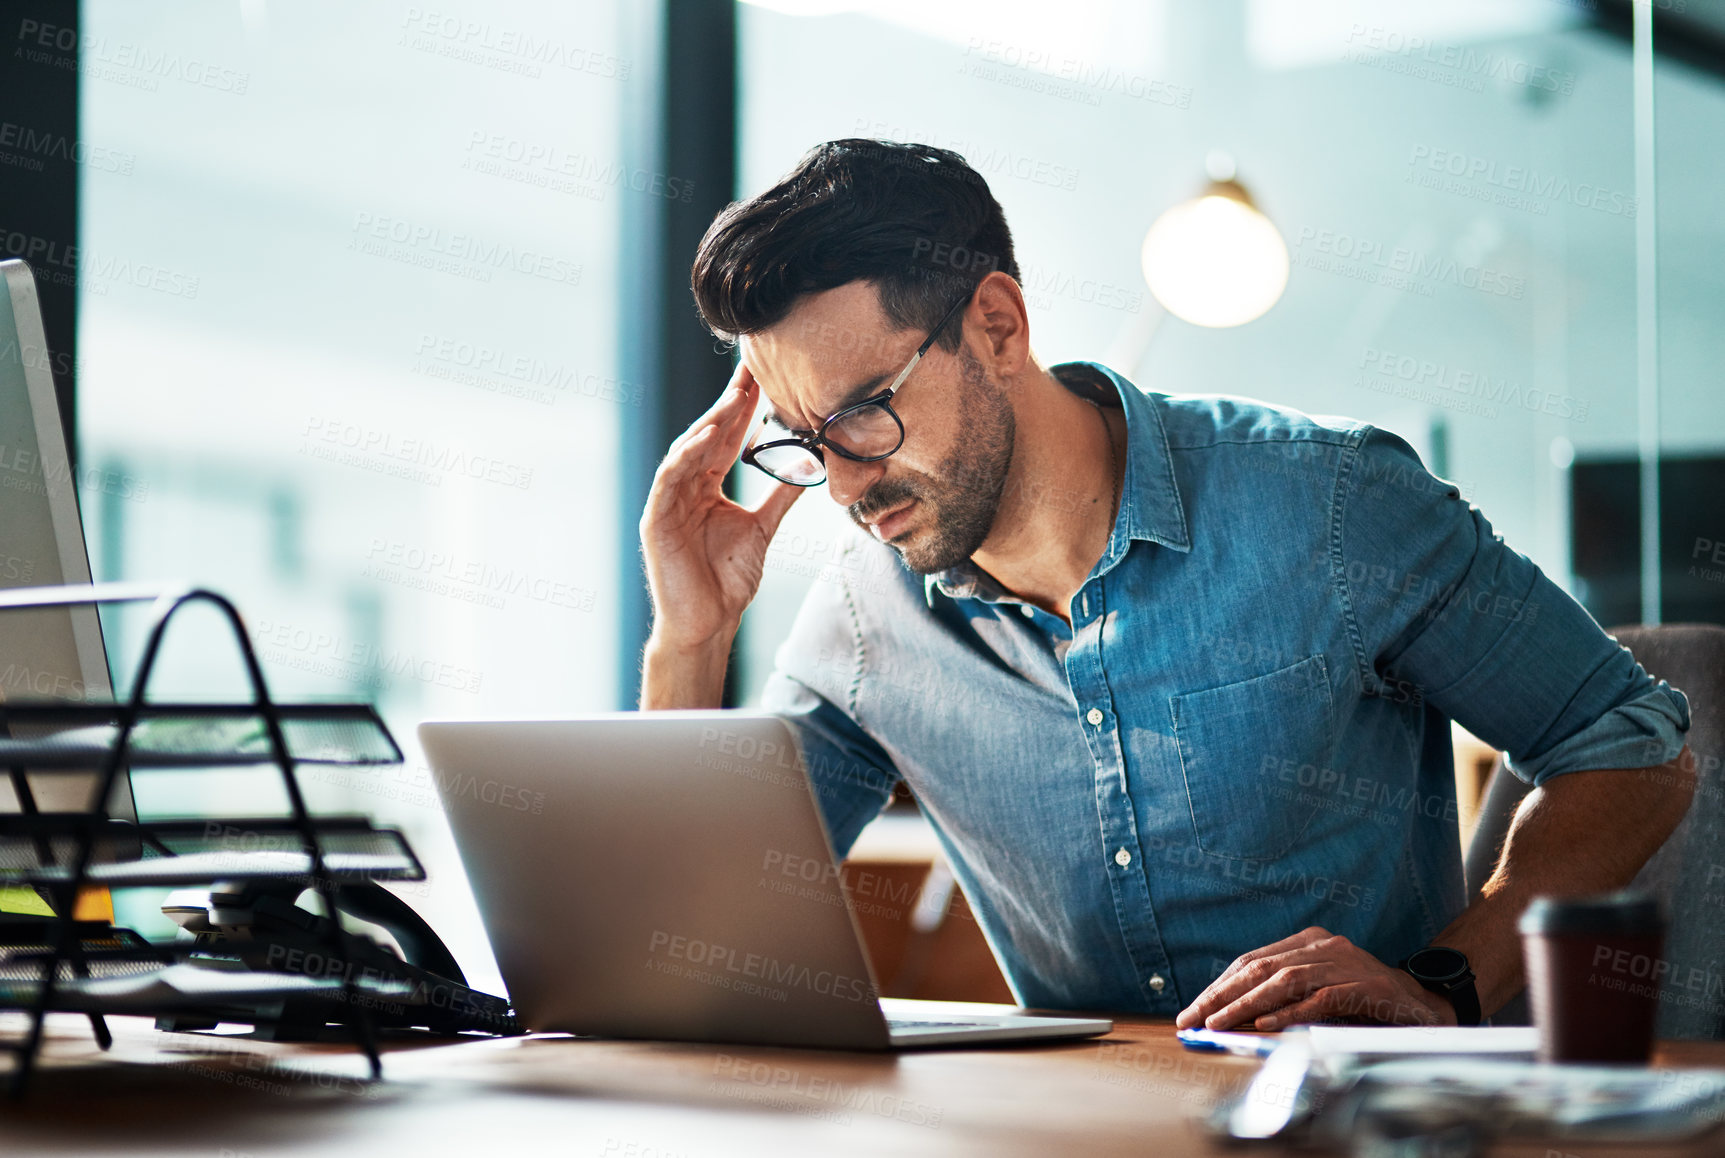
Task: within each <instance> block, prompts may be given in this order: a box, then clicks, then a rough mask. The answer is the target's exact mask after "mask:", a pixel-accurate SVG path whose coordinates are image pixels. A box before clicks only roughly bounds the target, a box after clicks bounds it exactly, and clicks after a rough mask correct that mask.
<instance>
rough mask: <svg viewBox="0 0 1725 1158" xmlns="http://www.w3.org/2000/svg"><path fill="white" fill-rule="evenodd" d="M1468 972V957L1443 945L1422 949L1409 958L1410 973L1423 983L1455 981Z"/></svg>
mask: <svg viewBox="0 0 1725 1158" xmlns="http://www.w3.org/2000/svg"><path fill="white" fill-rule="evenodd" d="M1467 971H1468V966H1467V956H1466V955H1465V954H1463V953H1461V952H1459V951H1458V950H1455V949H1446V948H1444V947H1443V946H1441V945H1433V946H1432V947H1431V948H1429V949H1421V950H1420V951H1419V952H1418V953H1415V954H1414V955H1413V956H1412V957H1409V958H1408V972H1409V973H1412V974H1413V975H1414V976H1415V977H1417V978H1418V979H1420V980H1421V981H1453V980H1454V979H1456V978H1457V977H1460V976H1461V975H1462V974H1464V973H1466V972H1467Z"/></svg>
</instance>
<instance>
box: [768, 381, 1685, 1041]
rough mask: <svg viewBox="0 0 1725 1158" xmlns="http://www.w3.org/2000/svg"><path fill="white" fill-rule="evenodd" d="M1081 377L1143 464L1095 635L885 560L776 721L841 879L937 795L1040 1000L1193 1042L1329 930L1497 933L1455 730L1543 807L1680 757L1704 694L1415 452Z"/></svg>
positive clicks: (812, 631)
mask: <svg viewBox="0 0 1725 1158" xmlns="http://www.w3.org/2000/svg"><path fill="white" fill-rule="evenodd" d="M1055 372H1056V374H1057V375H1058V376H1059V377H1060V379H1061V381H1062V382H1063V383H1065V384H1066V385H1067V387H1068V388H1069V389H1072V390H1073V391H1074V392H1076V393H1088V394H1092V395H1094V396H1096V397H1097V398H1099V399H1101V398H1104V397H1106V399H1107V401H1108V403H1109V404H1123V405H1124V407H1125V413H1126V426H1127V438H1128V453H1127V460H1126V475H1125V481H1124V483H1123V485H1122V489H1121V499H1120V509H1119V514H1118V516H1117V518H1116V521H1115V525H1114V531H1113V534H1112V536H1111V537H1110V538H1109V540H1108V545H1107V548H1106V550H1105V551H1104V552H1103V555H1102V558H1101V559H1100V560H1099V561H1098V562H1097V564H1096V567H1095V569H1094V570H1093V571H1092V572H1091V574H1090V576H1089V578H1088V580H1087V581H1086V582H1085V584H1084V586H1083V588H1082V589H1081V590H1080V592H1079V594H1078V595H1077V597H1076V598H1074V600H1073V602H1072V606H1071V612H1072V626H1071V627H1070V628H1068V627H1067V626H1066V624H1065V623H1063V622H1062V621H1061V620H1060V619H1058V618H1057V617H1055V616H1051V615H1049V614H1047V613H1046V612H1044V611H1041V610H1039V609H1036V608H1033V607H1031V606H1030V605H1028V604H1026V603H1024V602H1022V601H1021V600H1019V599H1017V598H1015V597H1014V596H1012V595H1010V594H1009V593H1007V592H1006V591H1004V590H1003V589H1002V588H1001V587H1000V585H999V584H998V583H996V582H995V581H994V580H993V579H992V578H991V577H990V576H989V575H987V574H986V573H984V572H982V571H981V570H980V569H978V568H975V567H972V566H968V565H967V566H963V567H959V568H957V569H955V570H952V571H948V572H945V573H942V574H940V575H938V576H929V577H926V578H924V577H919V576H916V575H913V574H912V573H911V572H909V571H908V570H907V569H906V568H904V567H903V565H902V564H901V563H899V561H898V559H897V556H896V555H895V554H893V553H892V552H891V551H890V549H889V548H887V547H885V546H883V545H881V544H879V543H876V542H873V541H872V540H870V539H867V538H865V537H864V536H862V535H861V534H860V533H858V534H856V535H854V536H852V537H851V538H850V540H849V541H848V542H847V545H846V547H845V548H844V554H843V557H842V559H841V561H840V562H841V565H840V566H838V567H836V568H832V569H830V571H829V574H830V575H831V578H830V580H829V581H823V582H820V583H817V584H816V585H815V587H814V588H813V590H811V592H810V593H809V596H808V599H807V601H806V603H805V604H804V606H803V608H802V610H801V612H800V614H799V616H798V619H797V622H796V625H795V627H794V628H793V630H792V633H791V636H790V638H789V639H788V641H787V642H786V643H785V645H784V646H783V648H782V649H781V650H780V652H779V654H778V660H777V664H778V670H777V671H776V672H775V673H774V674H773V676H772V678H771V679H770V681H769V683H768V687H767V692H766V706H767V707H768V708H769V709H771V710H774V711H777V712H779V713H781V714H782V715H784V716H785V717H786V718H787V719H788V720H789V721H790V722H791V723H792V726H793V728H794V729H795V731H796V732H797V734H798V737H799V740H800V742H801V744H802V747H803V752H804V759H805V762H806V764H807V765H808V768H809V772H810V776H811V779H812V781H813V783H814V785H815V788H816V793H817V796H818V798H819V800H820V804H821V808H822V811H823V814H824V816H825V818H826V821H827V825H828V828H829V830H830V832H831V834H832V838H833V842H834V845H835V846H836V849H837V851H838V853H839V854H840V855H841V856H843V855H844V854H845V853H846V851H847V850H848V849H849V848H850V846H851V844H852V842H853V841H854V840H855V839H856V836H857V833H858V832H859V831H860V830H861V829H862V827H863V826H864V825H865V824H867V823H868V822H869V820H871V819H872V818H873V817H874V816H875V815H876V813H878V812H879V810H880V809H881V807H882V805H883V803H884V802H885V801H886V799H887V797H888V794H889V793H890V791H891V789H892V786H893V784H894V782H895V781H896V780H898V779H899V778H901V777H902V778H903V779H904V780H905V781H906V782H907V783H908V784H909V786H910V788H911V790H912V791H913V792H914V793H915V795H916V797H917V800H918V801H919V802H920V804H921V805H922V808H923V811H924V812H925V813H926V815H927V816H928V818H929V820H930V822H931V823H932V825H933V827H934V830H935V832H936V834H937V836H938V838H939V840H940V842H941V845H942V847H943V848H944V850H945V852H946V854H947V856H948V858H949V859H950V861H951V863H952V868H953V871H954V873H955V874H956V875H957V877H958V879H959V881H960V883H961V884H962V885H963V887H964V890H965V893H966V894H967V896H968V898H969V899H970V902H971V905H972V907H973V909H974V911H975V913H976V916H977V919H978V921H979V922H980V924H981V927H982V929H983V931H984V932H985V934H986V935H987V937H988V940H989V943H990V944H991V945H992V947H993V949H994V952H995V955H996V957H997V958H998V960H999V961H1000V964H1001V966H1002V968H1003V970H1004V972H1005V974H1006V978H1007V981H1008V982H1009V983H1010V985H1011V986H1012V989H1013V992H1014V993H1015V994H1016V995H1017V997H1018V999H1019V1000H1020V1001H1021V1002H1024V1003H1025V1004H1028V1005H1035V1006H1048V1007H1059V1008H1082V1009H1114V1010H1122V1011H1133V1012H1141V1013H1146V1014H1151V1015H1155V1016H1161V1017H1168V1016H1172V1015H1173V1014H1174V1013H1176V1012H1177V1011H1178V1010H1180V1009H1181V1008H1182V1007H1183V1006H1184V1005H1185V1004H1186V1003H1188V1002H1190V1001H1191V1000H1192V999H1193V998H1194V997H1196V996H1197V995H1198V993H1199V992H1200V991H1201V990H1202V989H1203V988H1204V987H1205V986H1206V985H1207V984H1209V982H1210V981H1211V980H1213V979H1214V978H1215V977H1216V976H1217V975H1218V974H1219V973H1220V972H1221V971H1222V970H1223V969H1224V968H1226V966H1227V964H1228V963H1229V962H1230V961H1232V960H1233V958H1235V957H1236V956H1238V955H1239V954H1240V953H1242V952H1245V951H1247V950H1250V949H1255V948H1258V947H1260V946H1263V945H1267V944H1269V943H1271V942H1273V941H1276V940H1279V939H1281V938H1283V937H1286V936H1288V935H1289V934H1292V933H1295V932H1297V931H1299V930H1300V929H1303V928H1305V927H1306V926H1308V925H1322V926H1324V927H1326V928H1328V929H1329V930H1330V931H1332V932H1335V933H1341V934H1344V935H1346V936H1347V937H1349V938H1351V939H1353V940H1354V941H1355V942H1356V943H1358V944H1359V945H1361V946H1362V947H1364V948H1365V949H1367V950H1368V951H1370V952H1371V953H1373V954H1375V955H1376V956H1377V957H1379V958H1380V959H1382V960H1386V961H1391V962H1393V961H1397V960H1400V959H1401V958H1403V957H1405V956H1406V955H1407V954H1409V953H1411V952H1412V951H1413V950H1415V949H1418V948H1420V947H1422V946H1423V945H1425V944H1427V943H1428V942H1429V941H1430V940H1431V938H1432V937H1433V936H1435V935H1436V934H1437V933H1438V931H1439V930H1441V929H1442V928H1443V927H1444V926H1445V925H1446V924H1448V923H1449V921H1450V920H1451V919H1452V918H1454V917H1455V916H1456V914H1457V913H1458V912H1460V911H1461V909H1462V908H1463V906H1464V896H1463V887H1462V875H1461V854H1460V844H1459V836H1458V830H1457V819H1458V818H1457V808H1456V793H1455V777H1454V770H1453V767H1452V759H1451V742H1450V728H1449V721H1450V720H1452V719H1453V720H1458V721H1460V722H1461V723H1462V725H1463V726H1465V727H1466V728H1467V729H1468V730H1469V731H1471V732H1473V733H1474V734H1475V735H1477V736H1479V737H1480V738H1481V739H1483V740H1485V741H1486V742H1488V743H1490V744H1492V745H1493V746H1494V747H1497V748H1499V749H1500V750H1503V751H1505V752H1507V753H1508V754H1509V758H1510V766H1511V768H1512V769H1513V770H1514V771H1515V772H1516V773H1517V774H1518V775H1520V776H1521V777H1523V778H1524V779H1526V780H1529V781H1531V782H1533V783H1535V784H1539V783H1543V782H1544V781H1546V780H1548V779H1550V778H1551V777H1553V776H1559V775H1562V774H1563V773H1566V772H1573V771H1577V770H1581V769H1591V768H1635V767H1646V766H1650V765H1655V764H1660V763H1663V762H1665V761H1667V760H1669V759H1671V758H1673V757H1674V756H1676V755H1677V753H1678V752H1679V751H1680V750H1681V748H1682V744H1683V733H1684V732H1685V731H1686V730H1687V728H1688V726H1689V708H1688V703H1687V701H1686V700H1685V699H1684V697H1683V695H1682V693H1681V692H1678V691H1676V690H1674V689H1673V688H1671V687H1670V686H1669V685H1668V684H1666V683H1665V682H1663V681H1658V682H1655V681H1654V680H1652V679H1651V678H1650V677H1649V676H1648V674H1647V673H1646V671H1645V670H1643V669H1642V668H1641V667H1640V666H1639V665H1638V664H1637V663H1636V662H1635V660H1634V659H1633V658H1632V657H1631V656H1630V654H1629V652H1628V651H1627V650H1625V649H1623V648H1621V647H1619V646H1618V645H1617V644H1616V642H1615V641H1613V640H1612V639H1611V638H1610V637H1608V636H1607V635H1606V634H1605V633H1604V632H1603V631H1601V630H1600V628H1599V627H1598V625H1597V624H1595V623H1594V621H1593V620H1592V619H1591V618H1590V617H1589V616H1588V614H1587V613H1586V612H1585V611H1584V610H1582V608H1581V607H1580V606H1579V605H1577V604H1576V603H1575V601H1574V600H1572V599H1571V598H1570V597H1569V596H1568V595H1566V594H1564V593H1563V591H1562V590H1560V589H1559V588H1558V587H1557V586H1556V585H1554V584H1553V583H1552V582H1551V581H1550V580H1549V579H1547V578H1546V577H1545V575H1544V574H1542V573H1541V572H1540V570H1539V569H1538V568H1537V567H1535V566H1534V565H1533V563H1532V562H1530V561H1529V560H1528V559H1527V558H1526V557H1524V556H1522V555H1520V554H1517V553H1516V552H1515V551H1513V550H1511V549H1510V548H1509V547H1507V546H1505V545H1504V543H1503V541H1502V540H1501V539H1499V538H1497V537H1496V536H1495V535H1494V534H1493V533H1492V529H1491V526H1490V524H1489V523H1487V522H1486V519H1485V517H1484V516H1483V515H1482V514H1481V513H1480V512H1479V511H1478V510H1477V509H1475V508H1473V507H1472V506H1470V505H1469V504H1468V503H1467V502H1465V501H1463V500H1462V498H1461V497H1460V494H1459V492H1458V491H1457V489H1456V488H1455V487H1454V486H1452V485H1451V484H1449V483H1447V482H1445V481H1443V480H1441V479H1438V478H1436V477H1434V476H1433V475H1431V474H1430V473H1429V472H1427V471H1426V470H1425V468H1424V467H1423V466H1422V465H1421V464H1420V461H1419V458H1418V456H1417V455H1415V453H1414V452H1413V451H1412V449H1411V448H1409V446H1408V445H1407V444H1406V443H1405V442H1403V441H1402V440H1401V439H1400V438H1397V437H1396V436H1395V435H1393V434H1390V433H1388V432H1386V431H1383V430H1379V429H1376V428H1373V427H1371V426H1368V425H1365V424H1363V423H1359V422H1354V421H1350V420H1346V419H1336V418H1327V417H1324V418H1318V417H1309V416H1307V415H1304V414H1300V413H1298V412H1295V411H1292V410H1287V409H1281V408H1278V407H1274V406H1269V405H1265V404H1263V403H1260V402H1254V401H1251V400H1248V399H1243V398H1232V397H1221V396H1168V395H1162V394H1150V393H1145V392H1142V391H1140V390H1138V389H1137V388H1136V387H1134V386H1132V385H1131V384H1130V383H1128V382H1127V381H1125V380H1124V379H1122V378H1121V377H1119V376H1118V375H1116V374H1114V373H1112V372H1111V371H1108V370H1106V369H1104V368H1102V367H1100V366H1096V365H1095V364H1093V363H1067V364H1065V365H1063V366H1060V367H1056V368H1055ZM1116 400H1117V401H1116ZM1028 497H1030V498H1031V499H1032V500H1033V501H1037V502H1048V503H1055V504H1063V505H1070V506H1073V507H1075V506H1076V504H1077V503H1078V502H1079V501H1083V500H1084V496H1078V495H1076V494H1072V493H1067V492H1063V491H1061V490H1060V489H1059V488H1058V487H1049V488H1047V489H1045V490H1044V491H1043V492H1042V493H1040V494H1033V495H1030V496H1028Z"/></svg>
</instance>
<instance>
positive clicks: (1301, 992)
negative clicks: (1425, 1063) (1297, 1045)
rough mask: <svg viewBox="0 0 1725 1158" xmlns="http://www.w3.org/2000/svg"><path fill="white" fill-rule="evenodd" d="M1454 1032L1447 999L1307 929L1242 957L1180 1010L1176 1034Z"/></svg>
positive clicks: (1342, 940)
mask: <svg viewBox="0 0 1725 1158" xmlns="http://www.w3.org/2000/svg"><path fill="white" fill-rule="evenodd" d="M1332 1020H1334V1021H1369V1022H1382V1023H1388V1024H1393V1025H1454V1024H1455V1023H1456V1016H1455V1009H1454V1008H1453V1007H1452V1006H1451V1005H1450V1003H1449V1000H1448V999H1447V998H1445V997H1443V996H1441V995H1440V994H1436V993H1432V992H1431V991H1429V990H1427V989H1426V988H1425V987H1424V986H1422V985H1421V984H1420V983H1419V982H1418V981H1415V980H1414V979H1413V977H1412V976H1411V975H1409V974H1408V973H1406V972H1404V971H1403V970H1400V969H1396V968H1394V967H1392V966H1389V965H1385V964H1384V963H1383V962H1382V961H1379V960H1378V959H1377V958H1376V957H1373V956H1372V955H1371V954H1370V953H1367V952H1366V951H1365V950H1364V949H1361V948H1360V947H1359V946H1358V945H1355V944H1354V943H1353V942H1352V941H1350V940H1348V939H1347V938H1346V937H1342V936H1338V935H1336V934H1333V933H1331V932H1329V931H1328V930H1326V929H1321V928H1318V927H1317V926H1313V927H1312V928H1309V929H1304V930H1302V931H1300V932H1298V933H1296V934H1294V935H1293V936H1292V937H1288V938H1286V939H1284V940H1281V941H1277V942H1276V943H1275V944H1274V945H1266V946H1264V947H1263V948H1262V949H1254V950H1253V951H1252V952H1250V953H1245V954H1242V955H1241V956H1240V957H1239V958H1238V959H1236V960H1235V961H1234V963H1233V964H1231V965H1229V966H1228V968H1227V969H1226V970H1225V971H1223V973H1222V975H1221V976H1220V977H1218V978H1216V980H1214V981H1212V982H1211V983H1210V986H1209V988H1207V989H1205V990H1204V992H1202V993H1200V994H1199V995H1198V997H1197V1000H1195V1001H1193V1002H1192V1004H1190V1005H1188V1006H1187V1007H1186V1008H1185V1009H1183V1010H1181V1011H1180V1015H1179V1016H1178V1017H1177V1018H1175V1019H1174V1024H1175V1025H1176V1026H1178V1027H1179V1028H1181V1029H1192V1028H1195V1027H1197V1026H1203V1027H1205V1028H1206V1029H1234V1028H1242V1027H1243V1028H1250V1029H1262V1030H1271V1029H1286V1028H1287V1027H1288V1026H1290V1025H1303V1024H1306V1023H1309V1022H1314V1021H1332Z"/></svg>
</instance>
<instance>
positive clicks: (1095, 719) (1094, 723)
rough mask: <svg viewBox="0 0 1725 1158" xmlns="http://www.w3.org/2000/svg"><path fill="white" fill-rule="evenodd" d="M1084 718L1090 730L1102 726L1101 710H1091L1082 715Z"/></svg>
mask: <svg viewBox="0 0 1725 1158" xmlns="http://www.w3.org/2000/svg"><path fill="white" fill-rule="evenodd" d="M1084 718H1085V719H1086V720H1089V721H1090V726H1091V727H1092V728H1098V727H1101V726H1102V709H1101V708H1091V709H1090V710H1089V711H1088V712H1085V713H1084Z"/></svg>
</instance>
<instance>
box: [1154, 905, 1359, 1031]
mask: <svg viewBox="0 0 1725 1158" xmlns="http://www.w3.org/2000/svg"><path fill="white" fill-rule="evenodd" d="M1329 936H1330V934H1329V932H1328V931H1327V930H1324V929H1320V928H1317V927H1315V926H1314V927H1313V928H1310V929H1304V930H1302V931H1300V932H1298V933H1296V934H1294V935H1293V936H1292V937H1284V938H1283V939H1282V940H1280V941H1277V942H1276V943H1275V944H1274V945H1266V946H1264V947H1263V948H1262V949H1254V950H1252V951H1251V952H1250V953H1245V954H1242V955H1241V956H1240V957H1239V958H1237V959H1236V960H1235V961H1234V963H1233V964H1231V965H1229V966H1228V968H1227V970H1226V971H1225V972H1223V974H1222V975H1221V976H1220V977H1218V978H1216V980H1214V981H1212V982H1210V984H1209V986H1208V987H1207V988H1206V989H1205V990H1204V992H1202V993H1200V994H1199V995H1198V997H1197V999H1196V1000H1194V1001H1193V1002H1192V1004H1190V1005H1188V1006H1187V1007H1186V1008H1185V1009H1182V1010H1181V1011H1180V1013H1179V1014H1178V1015H1177V1016H1176V1017H1175V1018H1174V1024H1175V1026H1177V1027H1178V1028H1180V1029H1190V1028H1192V1027H1193V1026H1196V1025H1207V1024H1209V1019H1210V1018H1211V1017H1212V1016H1213V1015H1214V1014H1215V1013H1216V1011H1217V1010H1219V1009H1222V1008H1223V1007H1224V1006H1226V1005H1228V1004H1229V1003H1231V1002H1233V1001H1237V1000H1238V999H1239V998H1241V997H1243V996H1245V995H1246V994H1247V993H1249V992H1251V991H1252V990H1253V989H1255V988H1256V987H1257V986H1259V985H1261V984H1263V983H1264V982H1265V981H1267V980H1269V978H1270V976H1271V974H1273V973H1275V971H1276V970H1277V969H1280V968H1282V967H1284V966H1286V965H1293V964H1297V963H1300V962H1301V961H1304V960H1306V959H1308V958H1309V956H1310V954H1309V950H1310V949H1311V948H1312V947H1313V946H1315V945H1317V944H1319V943H1320V942H1323V941H1326V940H1328V939H1329ZM1210 1028H1212V1029H1214V1028H1216V1027H1215V1026H1213V1025H1212V1026H1210Z"/></svg>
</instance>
